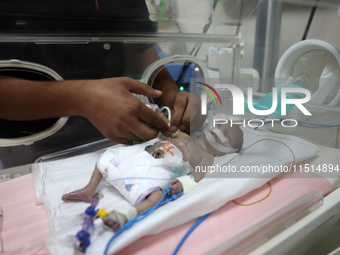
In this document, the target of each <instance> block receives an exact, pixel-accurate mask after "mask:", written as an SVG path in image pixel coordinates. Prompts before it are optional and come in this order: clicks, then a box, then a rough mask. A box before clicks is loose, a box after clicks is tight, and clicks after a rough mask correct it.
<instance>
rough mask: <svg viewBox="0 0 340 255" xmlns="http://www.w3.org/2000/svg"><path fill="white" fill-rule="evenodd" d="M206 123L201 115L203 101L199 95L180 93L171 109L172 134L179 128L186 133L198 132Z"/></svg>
mask: <svg viewBox="0 0 340 255" xmlns="http://www.w3.org/2000/svg"><path fill="white" fill-rule="evenodd" d="M204 121H205V116H203V115H201V100H200V98H199V96H198V95H196V94H194V93H189V92H186V91H180V92H178V93H177V94H176V95H175V96H174V98H173V104H172V107H171V125H170V127H171V128H170V130H171V132H176V131H177V130H178V128H179V129H180V130H182V131H184V132H186V133H188V134H189V133H190V131H196V130H197V129H199V128H200V127H201V126H202V124H203V123H204Z"/></svg>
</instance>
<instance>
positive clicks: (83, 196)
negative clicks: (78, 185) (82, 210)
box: [61, 189, 94, 203]
mask: <svg viewBox="0 0 340 255" xmlns="http://www.w3.org/2000/svg"><path fill="white" fill-rule="evenodd" d="M93 195H94V194H92V193H91V192H89V191H88V190H87V189H79V190H76V191H72V192H71V193H68V194H65V195H63V196H62V197H61V199H62V200H63V201H68V200H80V201H84V202H88V203H90V202H91V200H92V197H93Z"/></svg>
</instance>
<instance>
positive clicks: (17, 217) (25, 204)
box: [0, 174, 332, 255]
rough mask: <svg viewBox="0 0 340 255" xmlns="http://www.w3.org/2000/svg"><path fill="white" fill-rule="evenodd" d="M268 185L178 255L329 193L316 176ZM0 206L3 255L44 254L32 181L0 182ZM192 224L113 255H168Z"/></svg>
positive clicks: (218, 217) (222, 212) (229, 208)
mask: <svg viewBox="0 0 340 255" xmlns="http://www.w3.org/2000/svg"><path fill="white" fill-rule="evenodd" d="M270 183H271V187H272V190H271V192H269V191H270V186H269V185H268V184H265V185H263V186H262V187H260V188H259V189H256V190H254V191H252V192H250V193H248V194H247V195H246V196H243V197H242V198H239V199H237V200H236V202H237V203H240V204H251V203H253V202H256V201H259V200H261V199H262V198H264V197H266V196H267V195H268V194H269V193H270V195H269V196H268V197H267V198H266V199H264V200H263V201H261V202H258V203H255V204H252V205H250V206H242V205H239V204H237V203H235V202H233V201H231V202H229V203H227V204H225V205H224V206H222V207H221V208H220V209H218V210H217V211H215V212H213V213H212V214H211V215H210V216H209V217H208V218H207V219H206V220H205V221H204V222H203V223H202V224H201V225H200V226H199V227H198V228H197V229H196V230H195V231H194V232H193V233H192V234H191V235H190V237H189V238H188V239H187V241H186V242H185V243H184V245H183V246H182V248H181V249H180V251H179V253H178V254H203V253H206V252H208V251H209V250H211V249H212V248H214V247H216V246H218V245H219V244H221V243H222V242H225V241H226V240H228V239H230V238H232V237H234V236H235V235H237V234H239V233H241V232H243V231H247V229H249V228H250V227H251V226H254V225H255V224H257V223H259V222H261V221H262V220H264V219H266V218H267V217H268V216H270V215H272V214H274V213H276V212H278V211H280V210H281V209H282V208H284V207H286V206H287V205H289V204H291V203H292V202H294V201H296V200H297V199H298V198H300V197H302V196H304V195H306V194H308V193H309V192H311V191H313V190H320V191H322V192H323V194H328V193H329V192H331V191H332V185H331V184H330V182H329V181H328V180H326V179H324V178H321V177H317V178H285V179H274V180H272V181H271V182H270ZM0 206H1V207H2V208H3V211H4V217H3V218H4V221H3V229H2V241H3V248H4V252H5V253H4V254H6V253H7V252H11V251H20V252H19V253H18V254H48V253H49V252H48V248H47V246H46V244H45V243H44V240H45V238H46V237H47V236H48V234H49V228H48V219H47V214H46V212H45V209H44V206H43V205H38V206H37V205H36V198H35V194H34V187H33V178H32V176H31V175H30V174H29V175H25V176H22V177H19V178H16V179H13V180H10V181H6V182H3V183H0ZM149 217H152V216H149ZM194 222H195V221H191V222H188V223H186V224H184V225H181V226H178V227H175V228H172V229H170V230H167V231H165V232H163V233H161V234H158V235H155V236H146V237H143V238H141V239H139V240H138V241H136V242H134V243H133V244H131V245H129V246H128V247H126V248H124V249H123V250H121V251H120V252H119V253H118V254H120V255H123V254H135V255H137V254H159V251H162V254H171V253H172V252H173V251H174V249H175V248H176V246H177V244H178V243H179V242H180V240H181V239H182V237H183V236H184V235H185V233H186V232H187V231H188V229H189V228H190V227H191V226H192V225H193V224H194ZM130 231H133V229H132V230H130ZM113 245H114V244H113ZM0 253H1V252H0Z"/></svg>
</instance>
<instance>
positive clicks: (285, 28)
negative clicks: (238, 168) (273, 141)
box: [0, 0, 340, 254]
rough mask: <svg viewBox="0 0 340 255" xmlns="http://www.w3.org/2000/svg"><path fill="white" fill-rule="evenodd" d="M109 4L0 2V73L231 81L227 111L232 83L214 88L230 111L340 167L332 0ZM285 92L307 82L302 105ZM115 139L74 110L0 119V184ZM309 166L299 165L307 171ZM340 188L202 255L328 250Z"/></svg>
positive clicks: (339, 69) (339, 17) (339, 75)
mask: <svg viewBox="0 0 340 255" xmlns="http://www.w3.org/2000/svg"><path fill="white" fill-rule="evenodd" d="M88 2H91V1H88ZM109 2H110V1H100V0H98V1H97V0H93V1H92V3H87V4H83V3H82V2H81V1H54V2H53V3H47V2H46V3H45V2H44V1H33V2H32V1H19V0H17V1H13V0H7V1H0V15H1V20H2V22H0V27H1V33H0V75H8V76H15V77H19V78H23V79H30V80H44V81H45V80H69V79H100V78H107V77H118V76H129V77H132V78H135V79H138V80H141V81H142V82H145V83H148V84H149V85H151V86H152V83H153V78H154V76H155V75H157V71H156V70H157V68H158V67H160V66H165V67H166V68H167V70H168V71H169V73H170V74H171V76H172V78H173V79H174V80H175V81H176V83H177V85H178V86H179V87H180V89H181V90H185V91H189V92H193V93H197V94H199V95H201V94H200V93H201V92H200V91H198V90H197V89H196V87H197V86H196V85H197V83H198V82H201V81H202V80H203V81H204V82H205V83H208V84H211V85H213V84H232V85H235V86H237V87H238V88H239V89H240V90H241V91H242V92H243V93H244V98H245V109H244V115H242V116H241V117H240V116H239V115H238V116H235V115H234V114H233V112H232V109H233V107H232V106H233V103H234V101H233V100H232V96H231V94H230V91H229V90H218V93H219V95H220V96H221V98H222V101H223V103H225V104H226V105H228V108H227V109H228V112H225V111H224V110H223V111H224V112H223V113H224V114H225V115H224V116H226V118H230V119H233V120H234V121H235V123H238V124H241V125H244V128H248V129H257V128H259V129H263V130H266V131H269V132H272V133H273V134H287V135H292V136H296V137H299V138H302V139H304V140H306V141H308V142H310V143H313V144H315V145H317V146H320V148H322V149H321V152H322V153H320V154H317V156H316V158H317V159H316V160H317V165H318V166H321V167H322V166H323V165H327V169H328V170H330V168H332V172H333V173H335V172H339V171H340V169H339V167H340V163H339V162H340V161H339V156H340V150H338V148H339V147H340V52H339V50H338V49H340V37H339V33H340V4H339V2H338V1H331V0H297V1H289V0H277V1H275V0H262V1H261V0H258V1H255V0H146V1H145V2H146V5H145V7H144V1H142V0H141V3H137V2H138V1H132V2H134V5H129V4H128V3H129V1H128V0H126V1H125V2H124V1H118V2H119V3H120V6H119V7H118V5H117V6H115V8H112V5H113V4H112V3H111V5H110V3H109ZM71 3H72V4H71ZM127 10H128V11H127ZM112 17H114V18H112ZM146 52H148V54H146ZM150 52H152V54H149V53H150ZM162 60H163V61H162ZM283 87H286V88H287V87H288V88H293V89H294V88H304V89H306V90H308V91H309V93H310V99H309V100H308V101H307V102H304V103H303V106H301V108H299V107H297V105H295V106H292V105H289V104H287V114H285V115H283V114H282V112H281V110H282V109H281V108H280V107H281V106H280V104H281V102H282V100H283V98H281V96H282V95H283V92H282V88H283ZM249 88H251V89H252V91H250V90H249ZM273 89H274V90H273ZM292 91H294V90H292ZM80 93H81V92H80ZM250 93H251V97H249V98H248V97H247V96H248V94H250ZM274 94H275V95H277V105H278V108H276V110H275V109H274V110H275V111H274V110H273V111H272V112H271V113H270V114H268V115H265V116H259V115H258V114H254V111H252V110H251V109H249V108H247V104H246V103H247V101H252V103H253V106H254V108H255V109H258V110H263V109H266V110H268V109H271V106H272V103H273V95H274ZM0 96H5V95H0ZM286 96H287V97H288V98H289V99H291V100H293V99H297V100H303V98H304V96H305V95H302V93H301V92H290V93H287V94H286ZM149 100H151V99H149ZM213 100H217V98H214V99H212V98H210V99H208V104H207V105H208V112H209V114H210V115H209V114H208V116H207V117H208V118H207V119H208V121H209V120H211V116H215V115H216V114H218V113H221V111H222V109H221V108H219V107H218V106H215V105H214V104H213V102H214V101H213ZM61 102H62V100H61ZM152 103H153V102H152ZM84 104H86V102H84ZM215 104H216V103H215ZM221 104H222V103H221ZM229 106H230V107H229ZM122 107H124V106H122ZM302 108H303V109H306V110H307V111H308V112H309V113H310V115H308V114H305V113H304V112H302V111H301V109H302ZM223 109H225V108H223ZM2 110H6V109H0V111H2ZM115 111H116V109H112V112H113V113H114V112H115ZM113 145H116V143H115V142H113V141H110V140H108V139H106V138H105V137H104V136H103V135H102V134H101V133H100V132H99V131H98V130H96V128H95V127H94V126H92V124H91V123H90V122H89V121H88V120H86V119H85V118H82V117H80V116H73V117H67V116H65V117H61V118H55V119H46V120H35V121H22V122H19V121H8V120H0V182H1V181H4V182H5V181H8V180H10V179H13V178H16V177H18V176H22V175H26V174H29V173H31V171H32V169H31V165H32V164H33V163H35V162H39V163H44V162H50V161H53V160H58V159H64V158H69V157H73V156H75V155H82V154H85V153H91V152H94V151H97V150H101V149H104V148H107V147H109V146H113ZM306 162H307V161H306ZM310 162H312V161H310ZM310 162H307V163H304V166H305V167H306V166H307V165H308V166H309V167H310V169H311V170H312V169H313V170H314V165H313V164H314V163H315V162H314V161H313V162H312V163H310ZM315 167H316V163H315ZM327 178H334V179H335V178H338V179H340V176H339V174H338V177H337V176H336V174H334V175H332V173H331V174H330V175H328V176H327ZM301 180H303V179H302V178H301ZM339 184H340V182H339V181H334V182H333V183H332V185H333V188H332V190H333V191H332V192H330V193H329V194H327V195H325V196H324V195H323V194H321V192H320V191H318V190H317V189H316V190H312V191H311V192H309V193H308V194H305V195H304V196H302V197H300V198H299V199H297V200H296V201H293V202H292V203H291V204H289V205H287V206H285V207H284V208H282V209H281V210H280V211H278V212H275V213H273V214H272V215H270V216H268V218H266V219H264V220H261V221H260V222H258V224H256V225H254V226H250V227H249V228H248V229H247V231H246V232H244V233H241V234H237V235H236V236H234V237H231V238H229V239H226V240H224V241H222V242H219V243H218V244H217V245H214V247H210V248H209V251H208V252H206V253H205V254H249V253H250V254H328V253H332V252H334V254H335V252H336V250H337V248H338V247H340V241H338V240H334V239H335V238H334V237H333V236H336V233H337V231H339V229H340V224H339V223H338V220H339V218H340V209H339V208H340V191H339V189H337V188H338V186H339ZM0 196H2V195H0ZM0 203H1V201H0ZM278 203H279V202H278ZM0 206H1V204H0ZM268 211H270V210H269V209H268ZM224 220H225V221H228V219H224ZM230 224H232V222H230ZM325 247H326V248H325ZM320 250H321V251H322V252H324V253H320ZM326 250H327V252H326Z"/></svg>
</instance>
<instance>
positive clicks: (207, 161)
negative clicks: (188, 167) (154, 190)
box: [169, 150, 214, 194]
mask: <svg viewBox="0 0 340 255" xmlns="http://www.w3.org/2000/svg"><path fill="white" fill-rule="evenodd" d="M199 157H200V159H201V161H200V162H199V163H198V165H197V166H196V167H195V170H194V172H192V173H191V174H190V176H191V177H192V178H193V180H189V181H186V182H188V183H189V186H190V185H192V187H194V186H195V185H194V184H195V183H194V182H196V183H197V182H199V181H200V180H201V179H202V178H203V177H204V175H205V171H200V170H201V169H202V168H203V167H204V166H211V165H212V164H213V162H214V157H213V155H211V154H210V153H208V152H206V151H203V150H202V151H200V152H199ZM184 178H186V179H188V177H187V176H185V177H184ZM179 179H180V180H178V179H173V180H172V182H171V184H170V186H169V188H170V189H171V193H172V194H178V193H180V192H181V191H184V193H186V190H185V188H183V185H182V182H183V181H182V180H181V177H180V178H179ZM190 179H191V178H190ZM189 190H191V189H190V187H189Z"/></svg>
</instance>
